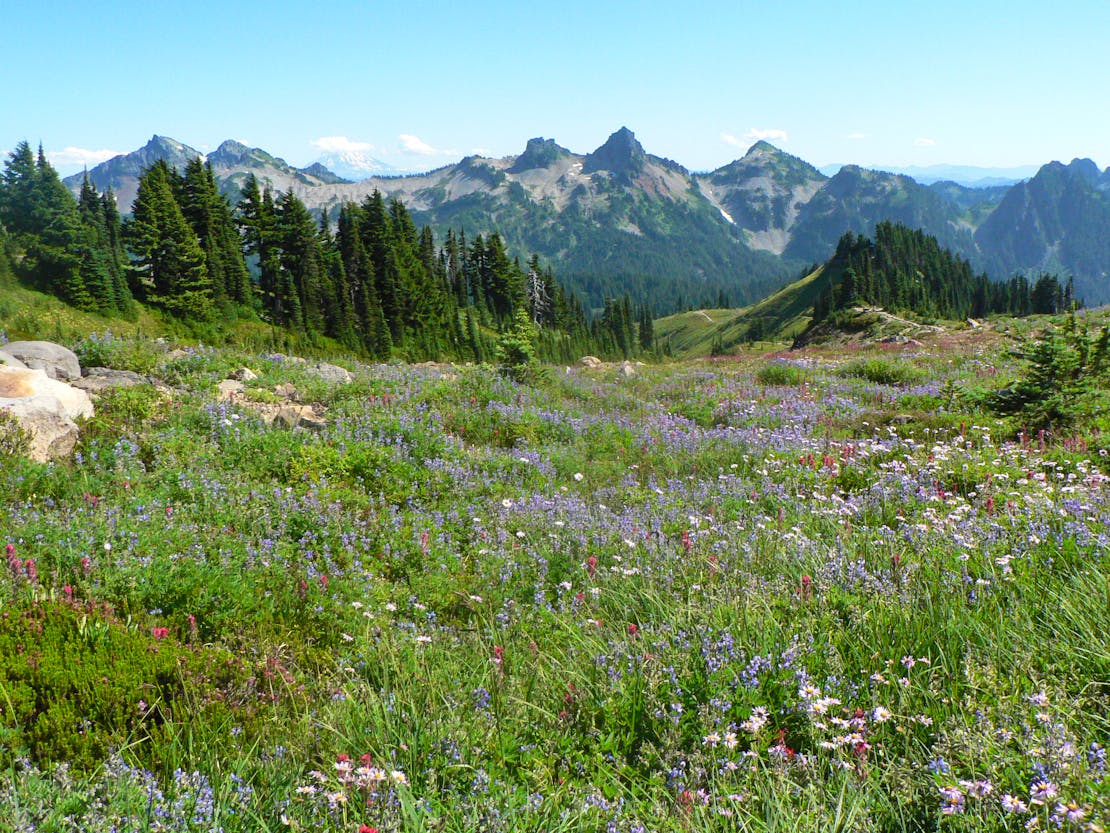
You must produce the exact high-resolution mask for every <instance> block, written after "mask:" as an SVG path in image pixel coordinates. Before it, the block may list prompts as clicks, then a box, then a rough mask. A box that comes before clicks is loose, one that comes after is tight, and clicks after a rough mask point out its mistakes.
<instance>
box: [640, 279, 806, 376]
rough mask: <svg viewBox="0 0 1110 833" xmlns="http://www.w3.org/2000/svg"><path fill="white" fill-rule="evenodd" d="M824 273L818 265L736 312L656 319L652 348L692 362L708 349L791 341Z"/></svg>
mask: <svg viewBox="0 0 1110 833" xmlns="http://www.w3.org/2000/svg"><path fill="white" fill-rule="evenodd" d="M825 271H826V267H825V266H821V267H819V268H818V269H816V270H815V271H813V272H811V273H810V274H809V275H806V276H805V277H804V278H802V279H801V280H798V281H795V282H793V283H791V284H788V285H787V286H785V287H783V288H782V289H780V290H779V291H778V292H776V293H774V294H773V295H770V296H769V297H767V298H765V299H763V300H762V301H760V302H759V303H757V304H752V305H751V306H747V307H743V308H741V309H738V310H693V311H689V312H682V313H678V314H676V315H669V316H667V317H665V318H661V319H659V320H657V321H656V322H655V340H656V344H658V345H659V346H660V347H661V348H663V347H664V346H666V347H669V350H670V352H671V354H672V355H675V356H681V357H688V358H695V357H699V356H708V355H709V354H710V353H711V352H712V350H713V347H714V345H716V346H717V348H718V349H722V350H726V351H730V352H731V351H734V350H736V349H737V348H739V347H740V346H741V345H743V344H745V343H751V342H753V341H755V342H757V343H759V342H762V343H764V345H766V343H767V342H782V341H785V342H789V341H792V340H793V338H794V337H795V336H796V335H798V334H799V333H801V332H802V331H803V330H804V329H805V328H806V325H807V324H808V323H809V318H810V313H811V312H812V310H813V304H814V302H815V301H816V300H817V294H818V292H819V291H820V288H821V286H822V281H821V278H822V276H824V275H825ZM756 335H758V338H754V339H753V336H756Z"/></svg>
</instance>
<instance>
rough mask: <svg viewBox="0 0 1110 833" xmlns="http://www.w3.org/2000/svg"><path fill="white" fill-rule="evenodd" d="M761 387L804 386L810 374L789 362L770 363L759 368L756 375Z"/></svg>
mask: <svg viewBox="0 0 1110 833" xmlns="http://www.w3.org/2000/svg"><path fill="white" fill-rule="evenodd" d="M755 378H756V381H757V382H759V384H761V385H791V386H795V385H802V384H805V383H806V382H807V381H809V374H807V373H806V371H805V370H804V369H803V368H801V367H798V365H796V364H790V363H789V362H770V363H768V364H765V365H763V367H761V368H759V370H757V371H756V374H755Z"/></svg>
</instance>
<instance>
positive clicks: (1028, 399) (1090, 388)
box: [986, 317, 1110, 431]
mask: <svg viewBox="0 0 1110 833" xmlns="http://www.w3.org/2000/svg"><path fill="white" fill-rule="evenodd" d="M1014 355H1015V357H1016V358H1018V359H1020V360H1021V361H1022V362H1023V363H1024V365H1025V369H1024V373H1023V375H1022V377H1021V378H1020V379H1018V380H1017V381H1016V382H1014V383H1013V384H1012V385H1008V386H1007V387H1004V388H1002V389H1000V390H997V391H995V392H994V393H993V394H992V395H990V396H989V397H987V399H986V405H987V407H989V408H990V409H991V410H993V411H994V412H995V413H998V414H1004V415H1008V416H1012V417H1014V418H1015V420H1016V421H1017V423H1018V425H1019V426H1020V427H1024V428H1026V429H1029V430H1033V431H1038V430H1042V429H1048V430H1057V431H1059V430H1061V429H1064V428H1067V427H1069V426H1073V425H1075V424H1076V423H1077V422H1080V421H1083V420H1091V419H1092V418H1096V417H1097V416H1098V415H1099V414H1101V413H1104V412H1105V411H1106V406H1107V402H1106V397H1105V390H1106V380H1107V377H1108V376H1110V330H1107V328H1105V327H1104V328H1103V329H1102V331H1101V332H1100V333H1099V334H1098V335H1093V334H1092V335H1088V333H1087V332H1086V331H1085V330H1084V329H1079V328H1078V327H1077V326H1076V322H1075V319H1074V317H1072V318H1069V319H1068V326H1067V328H1066V329H1065V330H1064V332H1060V331H1058V330H1054V329H1045V330H1043V331H1041V333H1040V334H1039V335H1038V336H1037V337H1036V338H1034V339H1032V340H1026V341H1024V342H1023V343H1022V344H1021V345H1020V346H1019V347H1017V348H1016V349H1015V351H1014Z"/></svg>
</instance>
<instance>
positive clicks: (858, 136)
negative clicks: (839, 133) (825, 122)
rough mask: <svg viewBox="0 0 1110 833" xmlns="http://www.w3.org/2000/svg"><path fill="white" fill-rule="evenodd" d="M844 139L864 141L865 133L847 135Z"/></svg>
mask: <svg viewBox="0 0 1110 833" xmlns="http://www.w3.org/2000/svg"><path fill="white" fill-rule="evenodd" d="M844 138H845V139H866V138H867V134H866V133H849V134H848V135H847V136H845V137H844Z"/></svg>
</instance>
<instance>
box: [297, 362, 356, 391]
mask: <svg viewBox="0 0 1110 833" xmlns="http://www.w3.org/2000/svg"><path fill="white" fill-rule="evenodd" d="M307 369H308V371H309V372H310V373H312V374H313V375H315V376H319V377H320V378H321V379H323V380H324V381H325V382H331V383H332V384H337V385H342V384H346V383H347V382H349V381H351V373H350V371H348V370H347V369H345V368H342V367H339V366H337V365H334V364H328V363H327V362H316V363H315V364H310V365H309V366H308V368H307Z"/></svg>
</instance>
